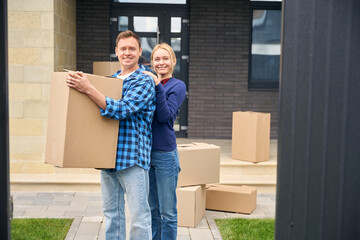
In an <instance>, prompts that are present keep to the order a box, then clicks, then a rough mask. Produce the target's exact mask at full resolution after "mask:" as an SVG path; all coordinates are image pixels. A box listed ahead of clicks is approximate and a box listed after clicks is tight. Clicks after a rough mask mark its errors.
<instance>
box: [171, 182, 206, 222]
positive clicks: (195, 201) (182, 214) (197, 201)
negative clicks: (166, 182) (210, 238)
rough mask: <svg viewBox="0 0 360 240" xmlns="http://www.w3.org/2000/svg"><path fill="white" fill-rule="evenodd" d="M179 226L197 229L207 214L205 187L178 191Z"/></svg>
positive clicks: (185, 188) (179, 189)
mask: <svg viewBox="0 0 360 240" xmlns="http://www.w3.org/2000/svg"><path fill="white" fill-rule="evenodd" d="M176 194H177V210H178V226H179V227H196V226H197V225H198V223H199V222H200V220H201V219H202V218H203V216H204V214H205V202H206V190H205V185H200V186H192V187H181V188H177V189H176Z"/></svg>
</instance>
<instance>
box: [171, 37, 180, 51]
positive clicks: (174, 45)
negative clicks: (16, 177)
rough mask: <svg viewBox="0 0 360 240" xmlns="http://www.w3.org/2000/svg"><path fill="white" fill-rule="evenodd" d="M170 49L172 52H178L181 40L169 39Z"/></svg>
mask: <svg viewBox="0 0 360 240" xmlns="http://www.w3.org/2000/svg"><path fill="white" fill-rule="evenodd" d="M171 47H172V48H173V49H174V52H180V51H181V38H171Z"/></svg>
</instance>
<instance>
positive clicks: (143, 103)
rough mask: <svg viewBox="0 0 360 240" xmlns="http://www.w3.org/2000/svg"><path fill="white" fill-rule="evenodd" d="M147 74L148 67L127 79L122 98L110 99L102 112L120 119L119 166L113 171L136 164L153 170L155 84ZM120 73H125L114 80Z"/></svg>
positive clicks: (139, 69)
mask: <svg viewBox="0 0 360 240" xmlns="http://www.w3.org/2000/svg"><path fill="white" fill-rule="evenodd" d="M143 71H145V68H144V66H142V65H140V68H138V69H137V70H136V71H135V72H133V73H132V74H131V75H130V76H128V77H127V78H126V79H125V80H124V82H123V90H122V96H123V97H122V99H119V100H114V99H111V98H109V97H106V109H105V110H102V109H100V112H101V115H102V116H106V117H110V118H113V119H116V120H120V123H119V136H118V145H117V154H116V155H117V156H116V165H115V168H114V169H109V171H113V172H114V171H120V170H123V169H126V168H129V167H133V166H135V165H137V166H139V167H142V168H144V169H146V170H148V169H149V165H150V153H151V145H152V142H151V141H152V133H151V123H152V120H153V115H154V111H155V84H154V81H153V79H152V78H151V77H150V76H149V75H146V74H143V73H142V72H143ZM120 73H121V71H118V72H117V73H115V74H114V75H113V77H117V76H118V75H119V74H120Z"/></svg>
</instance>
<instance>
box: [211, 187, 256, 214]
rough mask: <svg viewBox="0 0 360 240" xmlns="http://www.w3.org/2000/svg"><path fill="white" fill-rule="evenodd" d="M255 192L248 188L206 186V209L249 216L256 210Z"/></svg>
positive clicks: (252, 188) (254, 189)
mask: <svg viewBox="0 0 360 240" xmlns="http://www.w3.org/2000/svg"><path fill="white" fill-rule="evenodd" d="M256 192H257V190H256V188H254V187H250V186H228V185H220V184H212V185H206V209H211V210H219V211H227V212H236V213H246V214H250V213H252V212H253V211H254V210H255V208H256Z"/></svg>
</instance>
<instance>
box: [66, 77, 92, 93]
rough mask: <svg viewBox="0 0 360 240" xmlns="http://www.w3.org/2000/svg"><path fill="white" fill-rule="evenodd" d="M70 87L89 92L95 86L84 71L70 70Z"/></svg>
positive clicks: (67, 80)
mask: <svg viewBox="0 0 360 240" xmlns="http://www.w3.org/2000/svg"><path fill="white" fill-rule="evenodd" d="M66 84H67V85H68V87H71V88H74V89H76V90H78V91H79V92H81V93H85V94H88V93H89V92H90V90H91V89H92V88H93V86H92V85H91V84H90V82H89V80H88V78H87V77H86V75H85V74H84V73H83V72H69V74H68V76H67V78H66Z"/></svg>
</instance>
